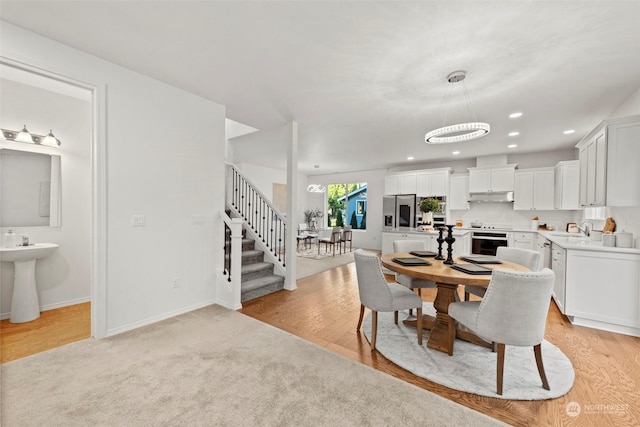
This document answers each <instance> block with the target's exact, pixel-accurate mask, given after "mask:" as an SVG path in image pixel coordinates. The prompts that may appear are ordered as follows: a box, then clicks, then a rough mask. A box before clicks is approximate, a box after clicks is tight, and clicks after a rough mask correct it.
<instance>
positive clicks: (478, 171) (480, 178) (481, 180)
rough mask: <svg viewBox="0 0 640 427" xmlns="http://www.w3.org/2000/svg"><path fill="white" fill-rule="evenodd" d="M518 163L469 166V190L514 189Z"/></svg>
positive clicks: (483, 191) (491, 191) (494, 190)
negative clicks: (497, 165)
mask: <svg viewBox="0 0 640 427" xmlns="http://www.w3.org/2000/svg"><path fill="white" fill-rule="evenodd" d="M515 167H516V165H506V166H499V167H476V168H469V192H470V193H493V192H504V191H513V186H514V176H515Z"/></svg>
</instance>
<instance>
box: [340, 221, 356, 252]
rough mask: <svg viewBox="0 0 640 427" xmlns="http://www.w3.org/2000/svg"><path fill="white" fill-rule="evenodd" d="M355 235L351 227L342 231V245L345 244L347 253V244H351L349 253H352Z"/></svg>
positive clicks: (346, 227) (345, 227) (348, 226)
mask: <svg viewBox="0 0 640 427" xmlns="http://www.w3.org/2000/svg"><path fill="white" fill-rule="evenodd" d="M352 235H353V231H352V229H351V226H350V225H345V226H344V229H343V230H342V238H341V239H340V243H341V244H344V250H343V251H344V252H346V251H347V242H349V252H351V236H352Z"/></svg>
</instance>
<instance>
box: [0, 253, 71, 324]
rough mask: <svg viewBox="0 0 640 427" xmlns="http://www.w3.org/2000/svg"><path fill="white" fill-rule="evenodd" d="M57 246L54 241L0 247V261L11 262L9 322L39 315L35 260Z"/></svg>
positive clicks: (21, 321) (28, 320) (30, 318)
mask: <svg viewBox="0 0 640 427" xmlns="http://www.w3.org/2000/svg"><path fill="white" fill-rule="evenodd" d="M57 248H58V245H56V244H55V243H36V244H35V245H29V246H16V247H13V248H0V261H8V262H13V264H14V266H15V271H14V275H13V295H12V297H11V317H10V318H9V321H10V322H11V323H24V322H30V321H32V320H35V319H37V318H38V317H40V302H39V299H38V287H37V285H36V260H39V259H42V258H46V257H48V256H49V255H51V254H52V253H53V251H55V250H56V249H57Z"/></svg>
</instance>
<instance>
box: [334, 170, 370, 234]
mask: <svg viewBox="0 0 640 427" xmlns="http://www.w3.org/2000/svg"><path fill="white" fill-rule="evenodd" d="M345 225H350V226H351V228H353V229H354V230H366V229H367V183H366V182H359V183H348V184H329V185H328V186H327V226H329V227H344V226H345Z"/></svg>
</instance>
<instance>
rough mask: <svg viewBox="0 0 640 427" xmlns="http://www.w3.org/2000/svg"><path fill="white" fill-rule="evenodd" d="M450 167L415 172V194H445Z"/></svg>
mask: <svg viewBox="0 0 640 427" xmlns="http://www.w3.org/2000/svg"><path fill="white" fill-rule="evenodd" d="M450 174H451V168H445V169H432V170H424V171H420V172H417V173H416V194H417V195H418V196H421V197H428V196H447V195H448V194H449V175H450Z"/></svg>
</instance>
